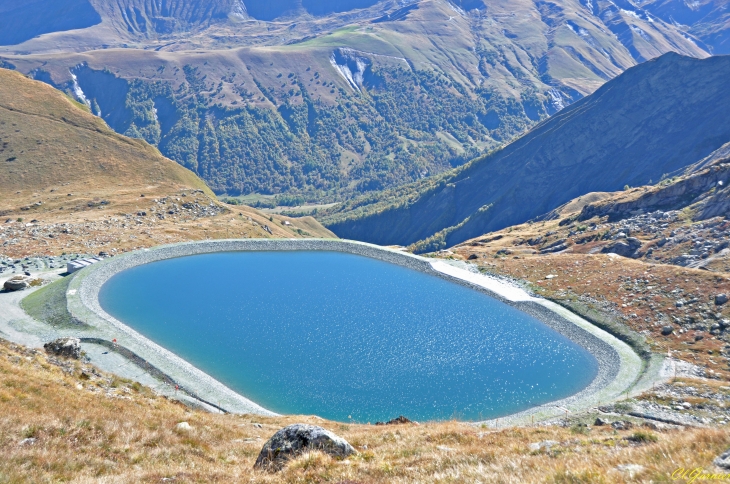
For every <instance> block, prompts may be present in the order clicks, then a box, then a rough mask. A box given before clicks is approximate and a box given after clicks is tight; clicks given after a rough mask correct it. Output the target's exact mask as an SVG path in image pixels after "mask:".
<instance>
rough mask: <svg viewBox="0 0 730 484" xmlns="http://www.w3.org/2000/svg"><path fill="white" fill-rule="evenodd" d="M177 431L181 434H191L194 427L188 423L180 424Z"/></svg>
mask: <svg viewBox="0 0 730 484" xmlns="http://www.w3.org/2000/svg"><path fill="white" fill-rule="evenodd" d="M175 430H177V431H179V432H190V431H191V430H193V426H192V425H190V424H189V423H187V422H180V423H179V424H177V425H175Z"/></svg>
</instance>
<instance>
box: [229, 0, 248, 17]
mask: <svg viewBox="0 0 730 484" xmlns="http://www.w3.org/2000/svg"><path fill="white" fill-rule="evenodd" d="M231 16H232V17H236V18H239V19H247V18H248V11H247V10H246V5H244V4H243V0H237V1H236V2H233V8H231Z"/></svg>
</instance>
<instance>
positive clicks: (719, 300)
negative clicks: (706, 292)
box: [715, 294, 728, 306]
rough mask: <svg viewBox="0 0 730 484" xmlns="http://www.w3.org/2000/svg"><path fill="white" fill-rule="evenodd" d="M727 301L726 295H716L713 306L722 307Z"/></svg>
mask: <svg viewBox="0 0 730 484" xmlns="http://www.w3.org/2000/svg"><path fill="white" fill-rule="evenodd" d="M727 300H728V298H727V294H718V295H717V296H715V304H716V305H718V306H722V305H723V304H725V303H726V302H727Z"/></svg>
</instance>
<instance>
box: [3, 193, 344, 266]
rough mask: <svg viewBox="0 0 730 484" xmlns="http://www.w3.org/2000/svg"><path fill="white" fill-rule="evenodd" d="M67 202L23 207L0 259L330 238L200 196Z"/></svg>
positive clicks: (7, 226)
mask: <svg viewBox="0 0 730 484" xmlns="http://www.w3.org/2000/svg"><path fill="white" fill-rule="evenodd" d="M49 195H50V194H49ZM69 195H70V196H68V198H69V200H68V203H66V204H64V201H63V200H58V199H57V198H54V199H53V202H52V203H48V204H44V203H42V202H41V203H40V205H33V204H31V205H30V206H24V207H21V209H22V208H28V210H15V211H14V212H13V213H12V215H5V216H4V217H0V256H2V255H3V254H4V255H5V256H6V259H5V260H6V262H7V258H10V259H12V260H13V261H15V260H18V259H20V258H25V257H29V256H36V257H37V256H39V255H43V256H45V257H49V256H50V257H58V256H61V255H62V254H66V255H69V254H99V253H100V252H104V253H106V254H109V255H113V254H116V253H119V252H126V251H129V250H135V249H140V248H146V247H152V246H156V245H161V244H170V243H176V242H184V241H189V240H205V239H220V238H270V237H280V238H292V237H297V238H300V237H333V234H332V233H331V232H329V231H328V230H326V229H324V228H323V227H322V226H321V225H319V224H318V223H317V222H316V221H314V220H313V219H311V218H299V219H294V218H289V217H283V216H280V215H265V214H263V213H261V212H259V211H257V210H254V209H251V208H249V207H244V206H229V205H225V204H222V203H220V202H218V201H216V200H214V199H212V198H210V197H209V196H208V195H206V194H205V193H203V192H202V190H180V191H178V192H177V193H174V194H173V195H167V194H166V193H164V192H163V193H162V194H161V195H160V196H155V195H156V194H155V192H154V191H153V192H152V193H150V194H126V196H123V195H120V194H118V193H117V194H115V197H114V199H113V201H111V202H110V201H108V200H106V199H104V198H100V197H94V199H89V198H88V197H83V196H81V195H78V194H74V193H71V194H69ZM37 198H39V199H41V198H42V197H40V196H39V197H37ZM51 260H52V261H54V262H58V261H56V260H54V259H51ZM36 262H37V261H33V262H31V264H35V263H36ZM0 263H1V262H0ZM18 264H22V262H20V263H15V265H18ZM44 264H47V262H44ZM6 265H7V264H6ZM26 265H27V264H26Z"/></svg>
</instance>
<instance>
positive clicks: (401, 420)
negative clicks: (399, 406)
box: [375, 415, 414, 425]
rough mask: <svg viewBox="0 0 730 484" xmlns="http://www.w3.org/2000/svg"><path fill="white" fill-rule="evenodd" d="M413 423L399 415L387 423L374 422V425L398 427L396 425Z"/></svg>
mask: <svg viewBox="0 0 730 484" xmlns="http://www.w3.org/2000/svg"><path fill="white" fill-rule="evenodd" d="M409 423H414V422H413V421H412V420H410V419H408V418H406V417H404V416H403V415H401V416H400V417H397V418H394V419H392V420H388V421H387V422H375V425H398V424H409Z"/></svg>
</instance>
